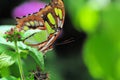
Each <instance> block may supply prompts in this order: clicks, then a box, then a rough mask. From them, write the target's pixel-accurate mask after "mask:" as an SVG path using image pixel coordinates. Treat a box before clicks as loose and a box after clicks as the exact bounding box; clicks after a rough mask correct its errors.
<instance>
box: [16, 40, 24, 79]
mask: <svg viewBox="0 0 120 80" xmlns="http://www.w3.org/2000/svg"><path fill="white" fill-rule="evenodd" d="M14 43H15V48H16V53H17V54H18V67H19V71H20V76H21V80H24V74H23V69H22V63H21V58H20V53H19V50H18V45H17V41H16V40H15V41H14Z"/></svg>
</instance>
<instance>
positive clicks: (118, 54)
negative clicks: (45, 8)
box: [0, 0, 120, 80]
mask: <svg viewBox="0 0 120 80" xmlns="http://www.w3.org/2000/svg"><path fill="white" fill-rule="evenodd" d="M26 1H27V2H29V1H32V0H17V1H16V0H0V25H11V24H12V25H14V24H15V23H16V21H15V19H14V18H13V17H12V11H13V9H14V8H15V7H17V6H19V5H20V4H23V3H24V2H26ZM33 1H34V0H33ZM43 2H46V3H48V2H49V0H43ZM64 3H65V9H66V18H65V24H64V26H63V32H62V34H61V35H60V38H59V39H58V40H57V41H56V43H55V44H54V50H55V51H54V52H52V53H51V52H48V53H51V54H48V56H47V57H48V58H46V62H47V64H48V63H49V65H51V67H52V68H56V69H58V70H59V73H60V74H61V76H62V78H63V79H62V80H120V0H64ZM31 6H32V5H31ZM33 7H34V6H33ZM70 38H72V39H73V40H74V41H73V42H71V43H68V44H62V45H57V44H59V43H62V42H64V41H65V40H68V39H70ZM52 54H54V55H55V56H52V57H51V56H50V55H52Z"/></svg>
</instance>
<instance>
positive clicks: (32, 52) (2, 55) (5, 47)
mask: <svg viewBox="0 0 120 80" xmlns="http://www.w3.org/2000/svg"><path fill="white" fill-rule="evenodd" d="M2 27H3V28H5V27H6V29H4V30H8V29H7V28H8V27H13V26H9V25H8V26H1V27H0V28H1V31H0V32H1V33H2V32H5V31H3V29H2ZM4 35H5V38H8V40H9V41H6V39H5V38H4ZM18 35H19V33H18V32H17V34H16V32H13V33H11V34H1V36H0V65H1V66H0V75H1V77H2V79H3V80H4V79H7V76H9V75H11V73H12V72H11V71H10V67H11V66H14V64H17V65H19V63H18V61H17V60H18V58H19V54H20V57H21V59H22V66H24V67H23V68H24V70H26V69H27V67H28V66H25V65H24V64H26V63H25V61H26V59H27V58H28V56H31V58H33V59H34V62H31V60H29V63H31V64H29V66H33V64H36V66H40V69H41V70H44V57H43V54H42V52H39V51H38V50H37V49H35V48H32V47H30V46H27V45H25V44H24V43H22V42H21V40H20V39H19V38H18V41H17V46H18V49H19V53H16V46H15V45H14V42H13V41H14V40H15V39H17V38H16V36H18ZM24 36H26V35H24ZM13 37H14V38H13ZM36 66H33V67H31V68H28V69H27V70H28V71H32V70H34V69H35V67H36ZM4 70H6V71H4ZM27 70H26V73H24V74H26V75H27V74H29V72H27ZM14 71H17V70H15V69H14ZM12 76H14V75H12ZM4 77H5V78H4ZM12 78H14V77H11V79H12ZM9 79H10V78H9Z"/></svg>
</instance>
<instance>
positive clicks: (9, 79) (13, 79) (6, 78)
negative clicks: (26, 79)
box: [0, 76, 20, 80]
mask: <svg viewBox="0 0 120 80" xmlns="http://www.w3.org/2000/svg"><path fill="white" fill-rule="evenodd" d="M0 80H20V78H16V77H14V76H8V77H3V78H1V79H0Z"/></svg>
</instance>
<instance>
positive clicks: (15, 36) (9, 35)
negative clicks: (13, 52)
mask: <svg viewBox="0 0 120 80" xmlns="http://www.w3.org/2000/svg"><path fill="white" fill-rule="evenodd" d="M22 35H23V34H22V33H21V32H18V31H17V30H16V29H15V28H11V30H10V31H7V32H5V35H4V38H6V40H7V41H10V42H12V41H15V40H16V41H22V39H21V36H22Z"/></svg>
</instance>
